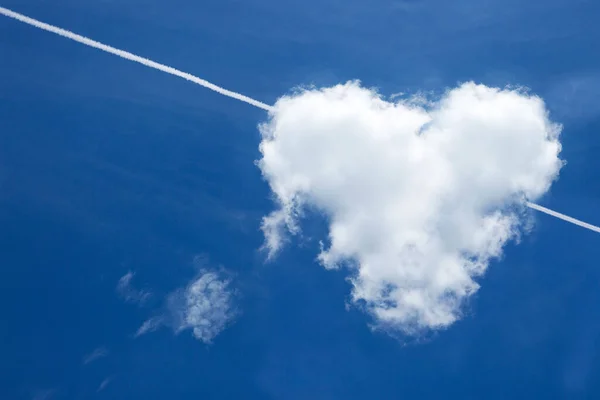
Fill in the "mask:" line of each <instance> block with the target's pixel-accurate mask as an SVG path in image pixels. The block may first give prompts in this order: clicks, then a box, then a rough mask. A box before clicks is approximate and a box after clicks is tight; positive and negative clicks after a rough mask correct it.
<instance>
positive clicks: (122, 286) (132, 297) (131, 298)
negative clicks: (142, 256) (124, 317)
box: [117, 271, 152, 304]
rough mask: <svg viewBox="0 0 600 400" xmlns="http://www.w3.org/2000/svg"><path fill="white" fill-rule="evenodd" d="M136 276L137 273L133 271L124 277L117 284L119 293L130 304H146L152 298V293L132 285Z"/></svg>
mask: <svg viewBox="0 0 600 400" xmlns="http://www.w3.org/2000/svg"><path fill="white" fill-rule="evenodd" d="M134 276H135V273H133V272H131V271H129V272H127V273H126V274H125V275H123V276H122V277H121V278H120V279H119V282H118V283H117V293H119V295H120V296H121V297H123V299H125V301H127V302H129V303H138V304H144V303H145V302H146V301H148V299H149V298H150V296H152V293H150V292H148V291H146V290H139V289H136V288H134V287H133V286H132V284H131V280H132V279H133V277H134Z"/></svg>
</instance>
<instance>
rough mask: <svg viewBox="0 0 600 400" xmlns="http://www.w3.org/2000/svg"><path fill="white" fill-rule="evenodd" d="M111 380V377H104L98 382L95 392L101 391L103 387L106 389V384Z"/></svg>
mask: <svg viewBox="0 0 600 400" xmlns="http://www.w3.org/2000/svg"><path fill="white" fill-rule="evenodd" d="M112 380H113V377H112V376H109V377H108V378H105V379H104V380H103V381H102V382H100V385H99V386H98V389H96V393H99V392H101V391H103V390H104V389H106V387H107V386H108V384H109V383H111V382H112Z"/></svg>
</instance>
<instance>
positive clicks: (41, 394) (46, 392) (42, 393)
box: [31, 389, 57, 400]
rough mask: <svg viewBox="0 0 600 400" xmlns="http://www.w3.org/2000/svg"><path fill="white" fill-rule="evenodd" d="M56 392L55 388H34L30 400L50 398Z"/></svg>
mask: <svg viewBox="0 0 600 400" xmlns="http://www.w3.org/2000/svg"><path fill="white" fill-rule="evenodd" d="M56 392H57V390H56V389H43V390H36V391H35V393H34V394H33V396H32V397H31V399H32V400H50V399H51V398H52V397H53V396H54V395H55V394H56Z"/></svg>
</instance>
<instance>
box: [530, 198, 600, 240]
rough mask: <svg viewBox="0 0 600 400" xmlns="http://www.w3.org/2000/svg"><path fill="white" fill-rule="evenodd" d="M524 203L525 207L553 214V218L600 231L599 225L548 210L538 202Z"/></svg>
mask: <svg viewBox="0 0 600 400" xmlns="http://www.w3.org/2000/svg"><path fill="white" fill-rule="evenodd" d="M526 204H527V207H529V208H532V209H534V210H537V211H541V212H543V213H546V214H548V215H551V216H553V217H555V218H558V219H562V220H563V221H567V222H570V223H572V224H575V225H578V226H581V227H582V228H586V229H589V230H591V231H594V232H598V233H600V227H597V226H595V225H592V224H588V223H587V222H583V221H580V220H578V219H575V218H573V217H569V216H568V215H565V214H561V213H559V212H556V211H553V210H550V209H549V208H546V207H542V206H540V205H538V204H535V203H530V202H527V203H526Z"/></svg>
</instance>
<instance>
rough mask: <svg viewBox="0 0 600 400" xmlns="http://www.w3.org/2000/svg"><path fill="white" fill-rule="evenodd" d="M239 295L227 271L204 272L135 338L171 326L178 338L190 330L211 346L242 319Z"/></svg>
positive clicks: (169, 299) (173, 295)
mask: <svg viewBox="0 0 600 400" xmlns="http://www.w3.org/2000/svg"><path fill="white" fill-rule="evenodd" d="M235 294H236V291H235V290H234V289H232V288H231V278H228V277H227V273H226V272H225V271H224V270H221V271H218V272H217V271H210V270H207V269H202V270H201V271H200V273H199V275H198V276H197V277H196V278H195V279H194V280H193V281H192V282H191V283H190V284H189V285H187V286H186V287H185V288H181V289H177V290H175V291H174V292H173V293H171V294H169V295H168V296H167V298H166V305H165V307H164V310H163V311H162V312H161V314H160V315H158V316H155V317H152V318H150V319H148V320H146V321H145V322H144V323H143V324H142V326H140V328H139V329H138V331H137V332H136V335H135V336H136V337H138V336H141V335H144V334H146V333H148V332H153V331H155V330H157V329H158V328H160V327H161V326H168V327H170V328H172V329H173V330H174V332H175V334H179V333H180V332H182V331H184V330H188V329H189V330H191V331H192V334H193V335H194V337H196V338H197V339H198V340H200V341H202V342H204V343H206V344H210V343H212V341H213V339H214V338H215V337H216V336H217V335H218V334H219V333H221V331H223V329H225V328H226V327H227V326H228V325H229V324H230V323H231V322H232V321H233V320H234V318H235V317H236V316H237V315H238V310H237V309H236V307H235V306H234V304H233V300H234V296H235Z"/></svg>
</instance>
